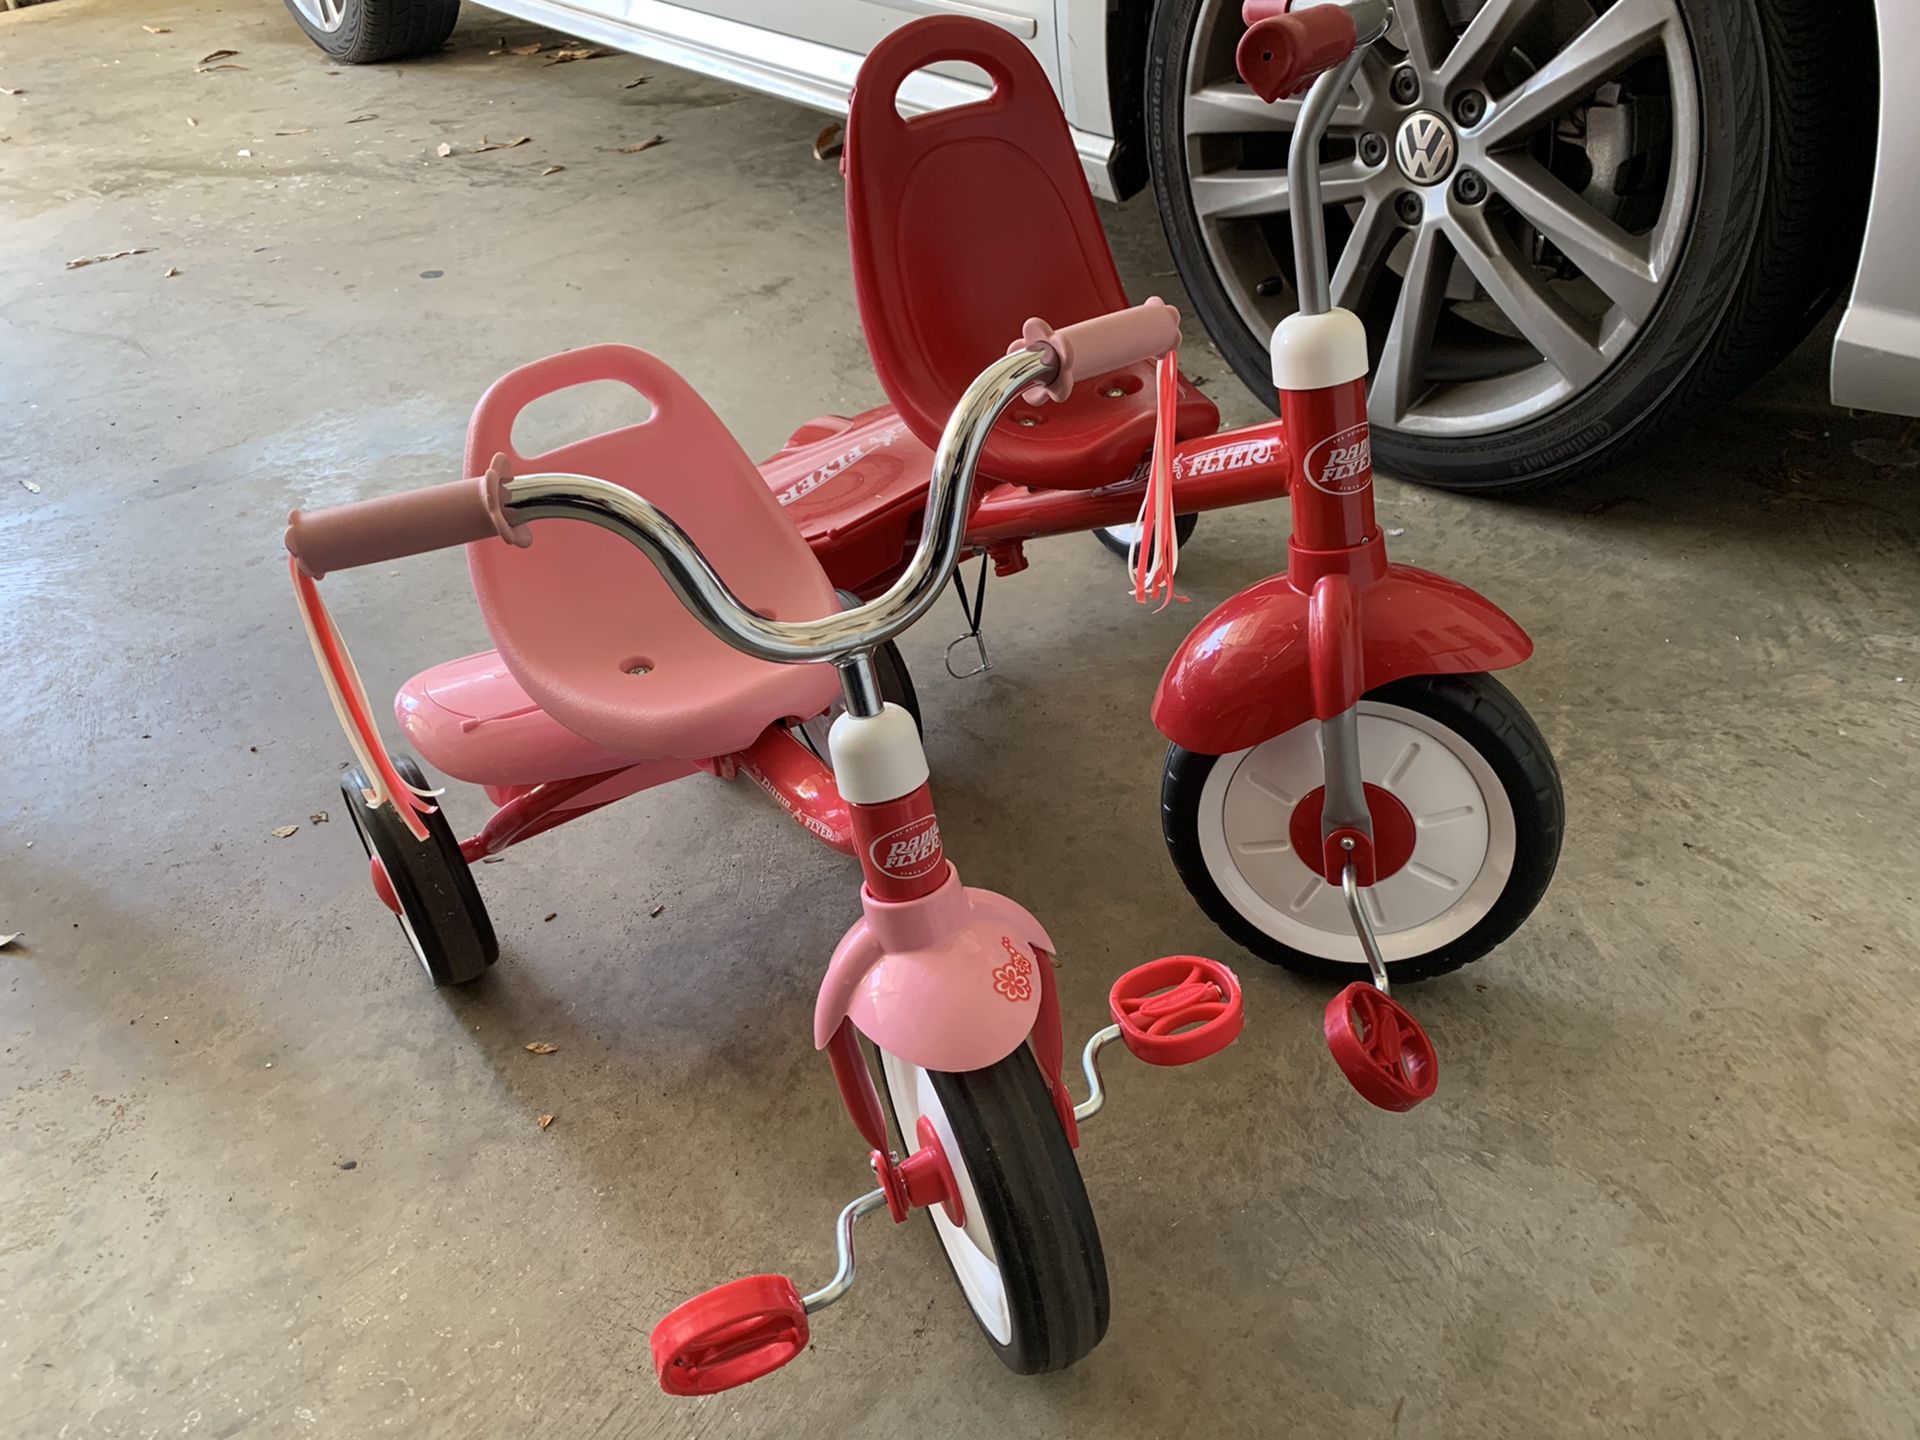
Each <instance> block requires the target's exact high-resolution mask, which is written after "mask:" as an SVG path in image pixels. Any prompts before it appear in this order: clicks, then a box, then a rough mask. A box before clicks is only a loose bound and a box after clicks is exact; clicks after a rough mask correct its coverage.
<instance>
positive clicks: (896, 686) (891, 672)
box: [873, 640, 927, 736]
mask: <svg viewBox="0 0 1920 1440" xmlns="http://www.w3.org/2000/svg"><path fill="white" fill-rule="evenodd" d="M873 673H874V676H875V678H877V679H878V680H879V682H880V698H881V699H882V700H888V701H891V702H892V703H893V704H895V705H898V706H899V707H900V708H901V709H902V710H905V711H906V712H907V713H908V714H909V715H911V716H913V728H914V729H916V730H918V731H919V732H920V733H921V735H923V736H924V735H925V734H926V733H927V727H926V725H925V723H924V722H923V721H922V720H921V719H920V692H919V691H917V690H915V689H914V688H913V674H912V672H911V671H909V670H908V669H907V660H906V657H905V656H904V655H902V654H901V653H900V647H899V646H898V645H896V644H894V643H893V641H891V640H889V641H887V643H886V644H884V645H882V646H881V647H880V648H879V649H878V650H876V651H874V652H873Z"/></svg>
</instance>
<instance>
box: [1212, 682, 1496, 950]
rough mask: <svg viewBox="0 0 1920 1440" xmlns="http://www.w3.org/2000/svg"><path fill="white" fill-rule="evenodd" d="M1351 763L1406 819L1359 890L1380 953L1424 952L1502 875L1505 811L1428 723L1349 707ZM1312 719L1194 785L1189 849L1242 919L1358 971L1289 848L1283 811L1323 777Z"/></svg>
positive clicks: (1481, 906) (1491, 787) (1323, 900)
mask: <svg viewBox="0 0 1920 1440" xmlns="http://www.w3.org/2000/svg"><path fill="white" fill-rule="evenodd" d="M1359 709H1360V717H1359V719H1360V770H1361V776H1362V778H1363V779H1364V780H1365V781H1366V782H1367V784H1368V785H1370V786H1378V787H1379V788H1380V789H1382V790H1385V791H1387V792H1388V793H1389V794H1391V795H1392V796H1393V797H1394V798H1395V799H1397V800H1398V801H1400V803H1401V804H1403V805H1405V806H1406V807H1407V810H1408V812H1409V813H1410V814H1411V815H1412V817H1413V825H1414V842H1413V854H1412V855H1411V856H1410V857H1409V858H1408V860H1407V863H1406V864H1405V865H1403V866H1401V867H1400V868H1399V869H1398V870H1397V871H1395V872H1394V873H1393V874H1391V875H1389V876H1387V877H1386V878H1385V879H1384V880H1382V881H1381V882H1380V883H1379V884H1377V885H1373V886H1370V887H1368V888H1367V889H1366V890H1364V891H1362V892H1361V893H1362V895H1363V896H1364V897H1365V898H1364V903H1365V905H1366V907H1367V911H1368V914H1369V915H1371V917H1372V919H1373V924H1374V929H1375V931H1376V933H1377V934H1378V936H1379V939H1380V946H1381V950H1382V952H1383V953H1384V954H1385V956H1386V958H1387V959H1388V960H1389V961H1392V960H1409V959H1413V958H1415V957H1416V956H1420V955H1426V954H1430V953H1431V952H1433V951H1435V950H1437V949H1439V948H1440V947H1441V946H1443V945H1446V944H1449V943H1451V942H1452V941H1455V940H1458V939H1459V938H1460V937H1461V936H1462V935H1464V934H1466V933H1467V931H1469V930H1471V929H1472V928H1473V927H1474V926H1475V925H1476V924H1478V923H1479V922H1480V920H1481V919H1482V918H1484V917H1485V915H1486V914H1487V912H1488V911H1489V910H1491V909H1492V908H1493V906H1494V903H1495V902H1496V901H1497V900H1498V899H1499V898H1500V895H1501V892H1502V891H1504V890H1505V889H1506V887H1507V882H1508V880H1509V879H1511V878H1512V875H1513V861H1514V853H1515V849H1516V831H1515V824H1514V818H1513V806H1512V803H1511V802H1510V801H1509V800H1508V799H1507V793H1506V790H1505V789H1504V788H1503V787H1502V786H1501V784H1500V779H1499V777H1498V776H1497V775H1495V774H1494V773H1493V767H1492V766H1490V765H1489V764H1488V763H1487V761H1486V758H1485V757H1484V756H1482V755H1481V754H1480V752H1479V751H1478V750H1476V749H1474V748H1473V746H1472V745H1470V744H1469V743H1468V742H1467V740H1466V739H1465V738H1464V737H1463V736H1461V735H1459V734H1458V733H1456V732H1455V731H1453V730H1450V729H1448V728H1447V727H1446V726H1445V725H1444V724H1442V723H1441V722H1440V721H1438V720H1435V719H1433V718H1431V717H1430V716H1427V715H1423V714H1421V713H1420V712H1418V711H1416V710H1408V709H1405V708H1404V707H1401V706H1398V705H1383V704H1379V703H1377V702H1375V701H1371V700H1363V701H1362V702H1361V703H1360V707H1359ZM1325 778H1326V777H1325V773H1324V770H1323V761H1322V759H1321V752H1320V724H1319V722H1318V721H1315V720H1309V721H1308V722H1307V723H1306V724H1304V725H1298V726H1295V727H1294V728H1293V729H1292V730H1289V731H1287V733H1286V734H1284V735H1277V736H1275V737H1274V738H1273V739H1271V740H1268V741H1266V742H1265V743H1263V744H1260V745H1256V746H1254V747H1253V748H1252V749H1249V750H1242V751H1239V752H1237V753H1236V754H1232V755H1223V756H1221V757H1220V759H1218V760H1217V761H1215V762H1214V766H1213V770H1212V771H1211V773H1210V774H1209V775H1208V776H1207V781H1206V784H1205V785H1204V786H1203V787H1202V788H1201V794H1200V813H1199V840H1200V854H1201V858H1202V859H1203V860H1204V861H1205V863H1206V867H1207V873H1208V874H1209V875H1211V876H1212V877H1213V882H1214V884H1215V885H1217V886H1219V888H1220V893H1221V894H1222V895H1224V896H1225V897H1226V899H1227V903H1229V904H1230V905H1232V906H1233V908H1234V909H1235V910H1236V911H1238V912H1239V913H1240V915H1241V916H1242V917H1243V918H1244V919H1246V920H1247V921H1248V922H1249V923H1251V924H1252V925H1254V926H1256V927H1258V928H1259V929H1260V930H1261V931H1263V932H1264V933H1266V934H1267V935H1269V936H1271V937H1272V938H1273V939H1275V940H1277V941H1279V942H1280V943H1281V944H1282V945H1286V946H1288V947H1289V948H1291V949H1294V950H1299V951H1301V952H1303V953H1305V954H1308V955H1313V956H1317V957H1319V958H1320V959H1323V960H1337V961H1345V962H1347V963H1349V964H1352V965H1356V966H1360V967H1364V966H1365V965H1366V963H1367V962H1366V956H1365V954H1363V953H1362V951H1361V949H1360V942H1359V940H1358V939H1357V938H1355V936H1354V933H1353V927H1352V925H1351V923H1350V922H1349V921H1348V918H1347V912H1346V904H1345V901H1344V900H1343V899H1342V897H1341V894H1340V887H1339V886H1338V885H1329V884H1328V883H1327V882H1326V881H1325V880H1324V879H1323V878H1322V877H1321V876H1320V874H1319V873H1318V872H1317V871H1315V870H1313V869H1311V868H1310V867H1309V866H1308V865H1307V863H1306V861H1305V860H1303V859H1302V858H1301V857H1300V854H1299V852H1298V851H1296V850H1295V849H1294V846H1293V842H1292V839H1291V838H1290V835H1289V824H1290V822H1291V820H1292V818H1293V812H1294V809H1295V807H1296V806H1297V805H1298V804H1299V803H1300V801H1301V800H1302V799H1304V798H1305V797H1306V796H1307V795H1309V794H1311V793H1312V792H1313V791H1314V790H1316V789H1318V788H1319V787H1320V786H1321V785H1322V784H1324V783H1325Z"/></svg>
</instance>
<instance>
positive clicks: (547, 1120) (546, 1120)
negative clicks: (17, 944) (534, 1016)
mask: <svg viewBox="0 0 1920 1440" xmlns="http://www.w3.org/2000/svg"><path fill="white" fill-rule="evenodd" d="M12 938H13V937H12V936H11V935H9V936H8V937H7V939H8V940H11V939H12ZM5 943H6V941H4V940H0V945H3V944H5ZM551 1124H553V1116H551V1115H542V1116H541V1117H540V1128H541V1129H542V1130H544V1129H546V1128H547V1127H548V1126H549V1125H551Z"/></svg>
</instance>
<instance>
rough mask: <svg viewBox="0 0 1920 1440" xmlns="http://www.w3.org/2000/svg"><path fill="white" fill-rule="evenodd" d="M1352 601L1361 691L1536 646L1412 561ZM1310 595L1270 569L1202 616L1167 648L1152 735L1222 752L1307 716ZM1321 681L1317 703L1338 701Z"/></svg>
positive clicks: (1483, 666) (1496, 613)
mask: <svg viewBox="0 0 1920 1440" xmlns="http://www.w3.org/2000/svg"><path fill="white" fill-rule="evenodd" d="M1353 601H1354V618H1355V620H1356V621H1357V625H1358V629H1359V632H1360V635H1359V639H1360V680H1359V685H1358V690H1359V691H1367V690H1374V689H1377V688H1379V687H1380V686H1382V685H1385V684H1387V683H1388V682H1390V681H1393V680H1403V679H1405V678H1406V677H1408V676H1410V675H1460V674H1466V673H1470V672H1474V671H1481V670H1504V669H1506V668H1507V667H1508V666H1510V665H1518V664H1519V663H1520V662H1521V661H1522V660H1525V659H1526V658H1527V657H1528V656H1529V655H1531V654H1532V653H1533V642H1532V641H1531V640H1529V639H1528V638H1527V632H1526V631H1524V630H1522V629H1521V628H1520V627H1519V626H1518V625H1517V624H1515V623H1514V621H1513V619H1512V618H1511V617H1510V616H1509V615H1507V613H1506V612H1505V611H1504V610H1502V609H1500V607H1499V606H1497V605H1495V604H1494V603H1493V602H1492V601H1490V600H1487V599H1485V598H1483V597H1482V596H1480V595H1479V594H1477V593H1475V592H1474V591H1472V590H1469V589H1468V588H1467V587H1466V586H1464V585H1461V584H1457V583H1456V582H1454V581H1452V580H1449V579H1447V578H1446V577H1445V576H1441V575H1435V574H1433V573H1432V572H1431V571H1427V570H1417V569H1415V568H1414V567H1413V566H1411V565H1389V566H1388V567H1387V573H1386V574H1385V575H1383V576H1381V578H1380V579H1379V580H1377V581H1375V582H1374V583H1373V584H1371V585H1367V586H1365V587H1364V588H1361V589H1358V590H1357V591H1355V592H1354V594H1353ZM1310 603H1311V602H1310V600H1309V597H1308V596H1307V595H1305V594H1303V593H1301V592H1300V591H1298V590H1296V589H1294V587H1293V585H1292V584H1291V583H1290V582H1289V581H1288V579H1287V577H1286V576H1285V575H1276V576H1274V577H1273V578H1272V579H1270V580H1262V581H1261V582H1260V583H1259V584H1258V585H1254V586H1251V587H1249V588H1248V589H1245V590H1242V591H1241V592H1240V593H1239V594H1238V595H1235V596H1234V597H1233V598H1232V599H1230V600H1228V601H1226V602H1225V603H1224V604H1223V605H1221V606H1220V607H1219V608H1218V609H1217V610H1215V611H1214V612H1213V613H1212V614H1211V615H1209V616H1207V618H1206V619H1204V620H1202V621H1201V622H1200V623H1199V625H1197V626H1196V627H1194V631H1193V633H1192V634H1191V635H1189V636H1187V638H1186V641H1185V643H1183V644H1182V645H1181V646H1180V648H1179V650H1178V651H1176V652H1175V653H1174V657H1173V660H1172V661H1171V663H1169V664H1168V666H1167V673H1166V674H1165V675H1164V676H1162V677H1161V680H1160V689H1159V691H1158V692H1157V693H1156V694H1155V695H1154V697H1153V723H1154V724H1155V725H1157V726H1159V727H1160V732H1161V733H1162V734H1163V735H1165V736H1166V737H1167V738H1168V739H1169V740H1171V741H1173V743H1174V744H1176V745H1179V746H1181V747H1183V748H1184V749H1187V750H1193V751H1197V752H1199V753H1200V754H1203V755H1226V754H1230V753H1231V752H1233V751H1235V750H1244V749H1246V748H1247V747H1248V746H1251V745H1258V744H1259V743H1260V742H1261V741H1263V740H1271V739H1272V738H1273V737H1274V736H1275V735H1279V734H1283V733H1284V732H1286V731H1288V730H1291V729H1293V727H1294V726H1296V725H1298V724H1300V723H1301V722H1303V721H1306V720H1311V719H1312V718H1314V714H1315V705H1314V678H1315V676H1314V664H1313V660H1312V658H1311V650H1310V645H1309V624H1308V609H1309V606H1310ZM1329 638H1331V637H1329ZM1326 643H1328V641H1323V642H1322V644H1323V646H1324V645H1325V644H1326ZM1323 678H1324V677H1323ZM1321 688H1322V689H1323V690H1326V691H1327V692H1328V698H1326V699H1323V702H1322V704H1323V708H1326V709H1328V711H1329V713H1333V712H1334V711H1335V710H1337V709H1338V708H1341V707H1340V705H1339V703H1338V701H1337V700H1335V699H1332V698H1331V697H1332V696H1333V693H1334V692H1335V691H1336V690H1339V689H1343V688H1344V687H1341V686H1339V685H1338V684H1337V683H1336V684H1334V685H1325V684H1323V685H1322V687H1321ZM1351 698H1357V695H1356V696H1354V697H1351ZM1351 698H1349V699H1348V701H1347V703H1351ZM1321 718H1326V717H1325V716H1322V717H1321Z"/></svg>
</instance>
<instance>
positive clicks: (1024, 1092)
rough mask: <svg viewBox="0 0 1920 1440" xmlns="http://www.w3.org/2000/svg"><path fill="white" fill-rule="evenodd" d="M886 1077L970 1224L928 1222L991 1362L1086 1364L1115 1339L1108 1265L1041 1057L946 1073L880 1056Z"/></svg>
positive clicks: (905, 1130)
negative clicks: (937, 1147) (932, 1135)
mask: <svg viewBox="0 0 1920 1440" xmlns="http://www.w3.org/2000/svg"><path fill="white" fill-rule="evenodd" d="M880 1070H881V1078H882V1080H883V1081H884V1084H885V1088H886V1092H887V1100H888V1104H889V1105H890V1107H891V1108H892V1110H893V1117H894V1124H895V1126H896V1127H897V1129H898V1130H899V1132H900V1134H901V1135H902V1136H912V1135H914V1134H915V1133H916V1131H917V1130H918V1128H919V1122H920V1117H921V1116H923V1115H924V1116H926V1117H927V1118H928V1119H929V1120H931V1121H932V1122H933V1128H934V1130H935V1132H936V1133H937V1134H938V1135H939V1137H940V1143H941V1146H942V1147H943V1148H944V1149H945V1151H946V1153H947V1160H948V1162H949V1163H950V1164H951V1165H952V1166H953V1173H954V1178H955V1179H956V1180H957V1181H958V1182H959V1188H960V1198H961V1204H962V1207H963V1209H964V1210H965V1222H966V1223H965V1224H964V1225H955V1224H954V1223H953V1221H952V1220H951V1219H949V1218H948V1216H947V1212H946V1210H945V1209H944V1208H943V1207H941V1206H937V1205H936V1206H934V1207H933V1208H932V1209H930V1210H929V1211H928V1212H927V1215H928V1218H929V1219H930V1221H931V1222H932V1225H933V1231H934V1235H935V1236H936V1238H938V1240H939V1241H940V1247H941V1249H942V1250H943V1251H944V1252H945V1253H946V1257H947V1263H948V1264H949V1265H950V1266H951V1267H952V1269H953V1276H954V1279H955V1280H957V1281H958V1282H959V1284H960V1290H961V1293H962V1294H963V1295H964V1296H965V1297H966V1301H967V1306H968V1308H969V1309H971V1310H972V1311H973V1318H974V1319H975V1320H976V1321H978V1322H979V1325H980V1329H981V1330H982V1331H983V1332H984V1333H985V1335H986V1337H987V1343H988V1344H990V1345H991V1346H992V1347H993V1350H994V1353H995V1354H996V1355H998V1356H999V1357H1000V1359H1001V1360H1002V1361H1003V1362H1005V1364H1006V1366H1007V1368H1008V1369H1010V1370H1012V1371H1014V1372H1015V1373H1016V1374H1021V1375H1034V1374H1038V1373H1040V1372H1042V1371H1046V1370H1064V1369H1065V1368H1066V1367H1067V1366H1069V1365H1071V1364H1073V1363H1074V1362H1075V1361H1076V1360H1079V1359H1081V1358H1082V1357H1084V1356H1085V1355H1086V1354H1087V1353H1088V1352H1089V1351H1091V1350H1092V1349H1093V1347H1094V1346H1096V1345H1098V1344H1099V1343H1100V1340H1101V1337H1102V1336H1104V1335H1105V1334H1106V1333H1107V1313H1108V1293H1107V1263H1106V1257H1105V1255H1104V1254H1103V1253H1102V1252H1101V1249H1100V1232H1099V1229H1098V1228H1097V1227H1096V1226H1095V1224H1094V1220H1093V1207H1092V1206H1091V1205H1090V1204H1088V1202H1087V1192H1086V1187H1085V1186H1084V1185H1083V1184H1082V1183H1081V1180H1080V1167H1079V1165H1078V1164H1076V1163H1075V1161H1074V1158H1073V1147H1072V1146H1071V1145H1070V1144H1068V1143H1067V1137H1066V1132H1065V1131H1063V1130H1062V1129H1061V1128H1060V1118H1059V1116H1058V1115H1057V1114H1056V1113H1055V1111H1054V1108H1053V1101H1052V1099H1051V1098H1050V1097H1049V1096H1048V1093H1047V1086H1046V1081H1045V1080H1044V1079H1042V1078H1041V1075H1040V1067H1039V1065H1038V1063H1037V1062H1036V1061H1035V1060H1034V1058H1033V1052H1032V1051H1031V1050H1029V1049H1027V1047H1026V1046H1024V1045H1023V1046H1021V1047H1020V1048H1019V1049H1018V1050H1016V1051H1014V1052H1013V1054H1011V1055H1009V1056H1007V1058H1006V1059H1004V1060H1001V1061H999V1062H997V1063H996V1064H993V1065H989V1066H987V1067H986V1068H985V1069H984V1070H969V1071H966V1072H964V1073H960V1074H949V1073H946V1072H942V1071H937V1070H922V1069H921V1068H920V1067H919V1066H917V1065H910V1064H908V1063H907V1062H906V1061H904V1060H901V1059H899V1058H898V1057H897V1056H893V1055H889V1054H887V1053H886V1052H885V1051H882V1052H881V1053H880ZM908 1148H909V1149H911V1148H913V1147H912V1145H911V1144H909V1146H908Z"/></svg>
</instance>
